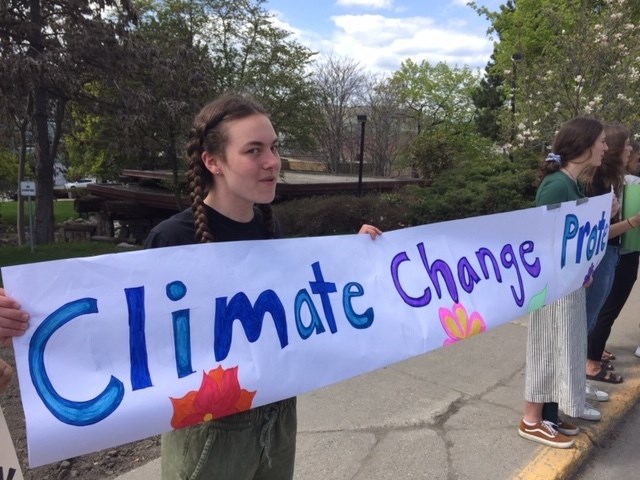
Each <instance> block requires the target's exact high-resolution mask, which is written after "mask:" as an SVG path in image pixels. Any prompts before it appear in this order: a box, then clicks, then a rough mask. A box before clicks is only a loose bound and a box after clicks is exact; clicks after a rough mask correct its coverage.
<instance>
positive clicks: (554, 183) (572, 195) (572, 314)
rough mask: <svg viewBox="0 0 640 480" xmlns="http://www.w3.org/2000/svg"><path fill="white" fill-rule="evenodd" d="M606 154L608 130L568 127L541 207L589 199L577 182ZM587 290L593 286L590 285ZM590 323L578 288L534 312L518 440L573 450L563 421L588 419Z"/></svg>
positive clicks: (574, 430) (585, 124) (546, 168)
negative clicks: (585, 368) (585, 416)
mask: <svg viewBox="0 0 640 480" xmlns="http://www.w3.org/2000/svg"><path fill="white" fill-rule="evenodd" d="M606 150H607V144H606V142H605V134H604V128H603V125H602V124H601V123H600V122H598V121H597V120H593V119H589V118H585V117H577V118H574V119H572V120H569V121H568V122H566V123H565V124H564V125H563V126H562V128H561V129H560V131H559V132H558V134H557V135H556V138H555V140H554V142H553V151H552V153H550V154H549V155H548V156H547V158H546V159H545V161H544V162H543V164H542V165H541V171H540V184H539V186H538V191H537V193H536V204H537V205H538V206H540V205H550V204H556V203H562V202H567V201H570V200H578V199H580V198H583V197H584V193H583V192H582V189H581V188H580V186H579V185H578V183H577V178H578V176H579V175H580V174H581V173H582V171H583V170H584V169H585V168H587V167H589V166H597V165H599V164H600V162H601V160H602V156H603V155H604V152H605V151H606ZM587 284H588V282H587ZM586 344H587V320H586V312H585V289H584V288H579V289H578V290H576V291H575V292H573V293H571V294H569V295H567V296H566V297H564V298H561V299H559V300H557V301H556V302H554V303H552V304H551V305H545V306H544V307H542V308H540V309H538V310H536V311H534V312H532V314H531V319H530V325H529V335H528V339H527V356H526V360H527V362H526V382H525V407H524V416H523V418H522V420H521V421H520V426H519V428H518V434H519V435H520V436H521V437H523V438H526V439H528V440H532V441H535V442H539V443H542V444H544V445H548V446H551V447H555V448H569V447H571V446H572V445H573V444H574V439H572V438H571V436H573V435H577V434H578V432H579V429H578V427H576V426H575V425H573V424H571V423H569V422H568V421H567V420H563V419H561V418H560V417H559V415H558V410H559V406H560V407H562V410H563V411H564V412H565V413H566V414H568V415H570V416H572V417H580V416H582V415H583V414H584V413H585V408H586V403H585V390H586V386H585V376H584V374H583V373H582V365H584V364H585V362H586V351H587V345H586Z"/></svg>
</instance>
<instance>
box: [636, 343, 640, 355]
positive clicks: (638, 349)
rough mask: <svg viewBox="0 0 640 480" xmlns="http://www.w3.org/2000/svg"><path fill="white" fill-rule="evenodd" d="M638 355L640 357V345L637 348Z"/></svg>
mask: <svg viewBox="0 0 640 480" xmlns="http://www.w3.org/2000/svg"><path fill="white" fill-rule="evenodd" d="M636 357H640V345H638V348H636Z"/></svg>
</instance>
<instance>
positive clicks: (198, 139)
mask: <svg viewBox="0 0 640 480" xmlns="http://www.w3.org/2000/svg"><path fill="white" fill-rule="evenodd" d="M256 113H259V114H262V115H267V112H266V110H265V109H264V108H263V107H262V105H260V104H259V103H258V102H256V101H255V100H254V99H252V98H250V97H247V96H244V95H240V94H226V95H223V96H221V97H219V98H217V99H216V100H214V101H212V102H210V103H208V104H207V105H205V106H204V107H203V108H202V110H200V112H199V113H198V114H197V115H196V117H195V119H194V121H193V125H192V127H191V131H190V132H189V141H188V143H187V155H188V166H187V180H188V182H189V192H190V195H191V208H192V209H193V217H194V222H195V227H196V238H197V239H198V241H200V242H204V243H206V242H212V241H213V240H214V239H213V234H212V233H211V230H210V229H209V223H208V221H207V215H206V210H205V208H204V199H205V198H206V196H207V193H208V192H209V190H210V189H211V188H213V186H214V179H213V175H212V174H211V172H210V171H209V170H208V169H207V168H205V167H204V165H203V163H202V153H203V152H208V153H210V154H212V155H219V156H221V157H222V158H224V152H225V147H226V145H227V136H228V132H227V129H226V128H225V126H226V124H227V123H228V122H230V121H232V120H239V119H242V118H246V117H249V116H251V115H255V114H256ZM260 208H261V210H262V212H263V215H264V223H265V226H266V227H267V232H268V234H269V236H270V237H273V236H275V228H274V226H273V215H272V213H271V206H270V205H263V206H260Z"/></svg>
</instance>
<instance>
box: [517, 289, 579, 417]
mask: <svg viewBox="0 0 640 480" xmlns="http://www.w3.org/2000/svg"><path fill="white" fill-rule="evenodd" d="M586 362H587V316H586V308H585V289H584V288H580V289H578V290H576V291H575V292H573V293H570V294H569V295H567V296H566V297H563V298H561V299H559V300H557V301H555V302H554V303H552V304H551V305H545V306H544V307H542V308H540V309H538V310H536V311H534V312H532V313H531V319H530V323H529V335H528V338H527V366H526V382H525V392H524V398H525V400H527V401H529V402H533V403H548V402H556V403H558V404H559V408H560V410H562V411H563V412H564V413H565V414H567V415H570V416H572V417H578V416H580V415H581V414H582V413H583V411H584V406H585V389H586V374H585V368H586Z"/></svg>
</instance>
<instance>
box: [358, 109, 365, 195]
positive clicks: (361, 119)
mask: <svg viewBox="0 0 640 480" xmlns="http://www.w3.org/2000/svg"><path fill="white" fill-rule="evenodd" d="M358 122H360V169H359V171H358V196H362V167H363V164H364V125H365V124H366V123H367V116H366V115H358Z"/></svg>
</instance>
